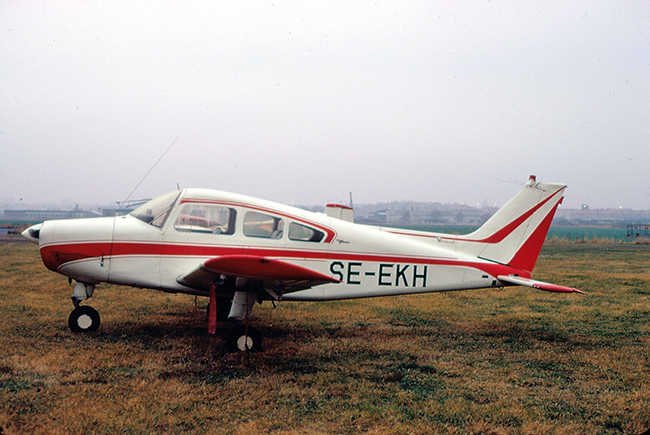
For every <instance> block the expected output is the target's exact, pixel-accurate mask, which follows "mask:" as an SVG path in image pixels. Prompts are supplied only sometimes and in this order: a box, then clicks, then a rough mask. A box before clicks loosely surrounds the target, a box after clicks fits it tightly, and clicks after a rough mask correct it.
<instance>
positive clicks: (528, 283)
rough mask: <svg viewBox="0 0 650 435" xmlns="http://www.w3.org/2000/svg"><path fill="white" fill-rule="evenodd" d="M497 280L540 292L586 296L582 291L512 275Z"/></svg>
mask: <svg viewBox="0 0 650 435" xmlns="http://www.w3.org/2000/svg"><path fill="white" fill-rule="evenodd" d="M497 279H498V280H499V281H501V282H505V283H508V284H514V285H522V286H524V287H532V288H536V289H540V290H544V291H547V292H554V293H580V294H583V295H584V294H586V293H585V292H583V291H582V290H578V289H577V288H573V287H564V286H562V285H557V284H550V283H548V282H543V281H535V280H534V279H529V278H521V277H519V276H513V275H499V276H497Z"/></svg>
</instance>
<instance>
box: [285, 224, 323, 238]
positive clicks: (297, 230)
mask: <svg viewBox="0 0 650 435" xmlns="http://www.w3.org/2000/svg"><path fill="white" fill-rule="evenodd" d="M323 237H325V234H324V233H322V232H321V231H318V230H315V229H313V228H310V227H308V226H306V225H302V224H298V223H295V222H291V223H290V224H289V239H291V240H298V241H301V242H320V241H321V240H323Z"/></svg>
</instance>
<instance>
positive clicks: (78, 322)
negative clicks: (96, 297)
mask: <svg viewBox="0 0 650 435" xmlns="http://www.w3.org/2000/svg"><path fill="white" fill-rule="evenodd" d="M100 323H101V320H100V318H99V313H98V312H97V310H96V309H94V308H93V307H89V306H88V305H83V306H79V307H77V308H75V309H74V310H72V312H71V313H70V317H68V326H69V327H70V330H71V331H72V332H94V331H97V329H98V328H99V324H100Z"/></svg>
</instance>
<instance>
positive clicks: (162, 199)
mask: <svg viewBox="0 0 650 435" xmlns="http://www.w3.org/2000/svg"><path fill="white" fill-rule="evenodd" d="M565 189H566V186H565V185H563V184H550V183H541V182H538V181H537V180H536V177H535V176H530V178H529V179H528V182H527V183H526V184H525V185H524V187H523V188H522V189H521V190H520V191H519V192H518V193H517V194H516V195H515V196H514V197H513V198H512V199H510V200H509V201H508V202H507V203H506V204H505V205H504V206H503V207H502V208H501V209H499V210H498V211H497V212H496V213H495V214H494V215H493V216H492V217H491V218H490V219H489V220H488V221H487V222H485V224H483V225H482V226H481V227H480V228H478V229H477V230H476V231H474V232H473V233H471V234H467V235H450V234H439V233H431V232H424V231H414V230H406V229H397V228H389V227H375V226H368V225H361V224H355V223H354V222H353V216H352V215H353V211H352V209H351V208H350V207H346V206H342V205H337V204H329V205H328V206H327V207H326V209H325V213H314V212H310V211H306V210H302V209H298V208H294V207H290V206H286V205H282V204H278V203H274V202H270V201H265V200H261V199H255V198H251V197H247V196H242V195H237V194H232V193H226V192H221V191H216V190H208V189H183V190H176V191H172V192H168V193H166V194H164V195H161V196H159V197H157V198H154V199H152V200H150V201H148V202H146V203H145V204H143V205H141V206H140V207H138V208H137V209H135V210H134V211H133V212H131V213H129V214H128V215H124V216H118V217H101V218H86V219H68V220H52V221H45V222H43V223H41V224H38V225H34V226H32V227H30V228H28V229H26V230H25V231H24V232H23V233H22V235H23V236H24V237H25V238H27V239H29V240H30V241H32V242H34V243H37V244H38V245H39V249H40V254H41V258H42V260H43V263H44V264H45V266H46V267H47V268H48V269H50V270H52V271H54V272H58V273H60V274H62V275H65V276H67V277H68V278H69V281H70V282H71V283H72V280H74V281H76V284H75V286H74V292H73V294H72V302H73V305H74V310H73V311H72V312H71V314H70V317H69V319H68V324H69V327H70V329H71V330H72V331H74V332H88V331H96V330H97V329H98V328H99V325H100V316H99V313H98V312H97V311H96V310H95V309H94V308H92V307H90V306H88V305H81V303H82V302H83V301H86V300H87V299H88V298H90V297H92V295H93V292H94V291H95V286H96V285H98V284H100V283H103V282H106V283H113V284H120V285H127V286H133V287H138V288H148V289H155V290H162V291H165V292H172V293H186V294H191V295H200V296H207V297H209V298H210V302H209V304H208V332H209V333H211V334H214V333H215V332H216V324H217V321H218V320H225V319H228V320H231V321H233V322H235V324H236V326H234V327H233V328H232V329H231V332H230V333H229V336H228V338H227V346H228V348H229V350H231V351H234V352H236V351H244V350H248V349H254V350H260V349H261V336H260V334H259V332H258V331H257V330H255V328H253V327H252V326H249V319H250V318H251V315H252V310H253V307H254V305H255V303H256V302H257V303H260V304H261V303H262V302H263V301H273V302H274V303H275V302H279V301H326V300H340V299H354V298H367V297H378V296H395V295H405V294H414V293H428V292H438V291H452V290H468V289H480V288H490V287H504V286H510V285H518V286H527V287H532V288H537V289H540V290H546V291H550V292H566V293H571V292H577V293H583V292H582V291H580V290H577V289H575V288H571V287H564V286H561V285H555V284H549V283H546V282H542V281H536V280H533V279H531V272H532V270H533V267H534V266H535V263H536V261H537V257H538V256H539V253H540V250H541V248H542V245H543V243H544V240H545V238H546V234H547V232H548V229H549V227H550V225H551V221H552V220H553V216H554V214H555V211H556V209H557V207H558V205H559V204H560V203H561V202H562V199H563V194H564V190H565Z"/></svg>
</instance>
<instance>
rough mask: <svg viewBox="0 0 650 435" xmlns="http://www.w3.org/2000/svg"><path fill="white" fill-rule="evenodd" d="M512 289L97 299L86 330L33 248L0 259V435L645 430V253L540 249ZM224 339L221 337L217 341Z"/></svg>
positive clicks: (648, 264) (649, 315)
mask: <svg viewBox="0 0 650 435" xmlns="http://www.w3.org/2000/svg"><path fill="white" fill-rule="evenodd" d="M536 272H537V273H536V278H539V279H542V280H547V281H551V282H557V283H560V284H564V285H570V286H574V287H577V288H580V289H583V290H586V291H588V292H589V294H588V295H587V296H581V295H558V294H548V293H544V292H538V291H534V290H530V289H524V288H509V289H505V290H500V289H491V290H482V291H470V292H458V293H445V294H432V295H421V296H409V297H396V298H382V299H369V300H359V301H343V302H329V303H320V304H319V303H281V304H279V305H278V307H277V308H275V309H274V308H272V307H271V305H263V306H261V307H260V306H258V307H256V312H255V324H256V326H257V327H258V329H259V330H260V331H261V332H262V334H263V335H264V336H265V337H266V339H265V351H264V352H262V353H258V354H251V355H250V362H249V364H247V363H246V357H245V356H244V355H239V354H236V355H233V354H228V353H226V352H225V350H224V344H225V343H224V339H223V338H222V336H221V335H217V336H216V337H211V336H208V335H207V334H206V317H205V311H204V305H205V303H206V301H205V300H201V299H199V300H198V301H195V298H193V297H190V296H184V295H167V294H163V293H159V292H154V291H149V290H138V289H131V288H126V287H117V286H107V285H102V286H100V287H99V288H98V290H97V292H96V294H95V297H94V298H93V299H92V300H91V302H92V305H93V306H94V307H95V308H97V309H98V310H99V311H100V313H101V314H102V326H101V328H100V330H99V331H97V332H96V333H93V334H90V335H85V336H83V335H82V336H79V335H73V334H72V333H70V332H69V330H68V327H67V316H68V314H69V312H70V310H71V308H72V305H71V303H70V301H69V296H70V294H71V292H72V289H71V288H70V287H69V286H68V284H67V282H66V279H65V278H63V277H60V276H58V275H56V274H54V273H51V272H49V271H47V270H46V269H45V268H44V267H43V266H42V265H41V264H40V259H39V258H38V252H37V250H36V248H35V247H34V246H32V245H18V244H15V245H14V244H11V245H0V314H1V316H0V350H1V351H2V352H1V354H0V433H2V434H3V435H5V434H18V433H54V434H56V433H84V434H92V433H95V434H109V433H110V434H112V433H134V434H138V433H143V434H144V433H180V432H182V433H190V434H191V433H197V434H198V433H201V434H203V433H215V434H217V433H219V434H220V433H227V434H243V433H246V434H249V433H273V434H329V433H336V434H345V433H349V434H356V433H367V434H380V433H382V434H383V433H389V434H430V433H447V434H479V433H482V434H548V433H556V434H584V433H590V434H591V433H595V434H621V433H625V434H635V433H641V432H643V431H645V430H646V429H647V428H648V427H649V426H650V393H648V391H650V388H648V387H649V385H648V384H649V379H650V360H649V358H650V338H649V330H648V324H649V321H650V300H649V298H650V250H648V247H647V246H643V245H635V246H629V245H614V246H612V245H602V246H599V245H597V244H591V243H590V244H570V243H559V242H558V243H553V244H552V245H551V246H548V247H546V248H545V249H544V250H543V252H542V256H541V258H540V260H539V262H538V268H537V270H536ZM221 332H225V327H224V329H223V330H222V331H221Z"/></svg>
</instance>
